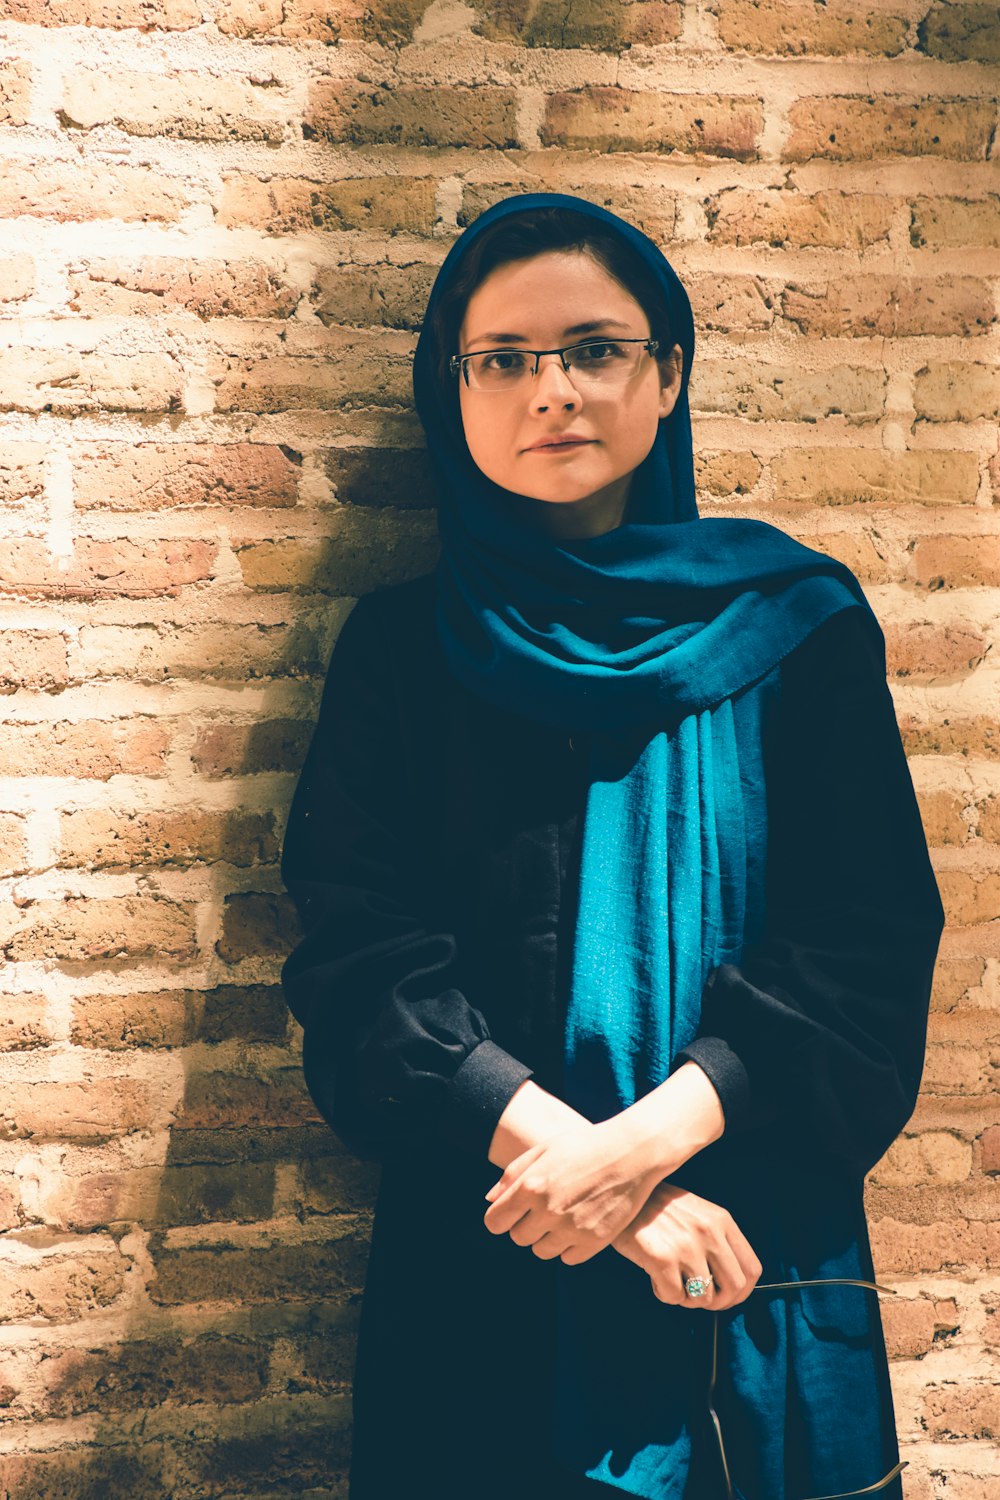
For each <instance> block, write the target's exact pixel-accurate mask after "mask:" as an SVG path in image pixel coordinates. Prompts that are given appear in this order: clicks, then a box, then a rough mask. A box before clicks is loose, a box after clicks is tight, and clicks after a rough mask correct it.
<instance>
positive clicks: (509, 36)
mask: <svg viewBox="0 0 1000 1500" xmlns="http://www.w3.org/2000/svg"><path fill="white" fill-rule="evenodd" d="M472 3H473V5H474V7H475V10H476V21H475V24H474V25H473V31H474V32H475V33H476V35H478V36H483V37H487V38H489V39H490V40H491V41H510V42H520V43H521V44H522V45H523V46H525V47H554V48H562V47H565V48H571V47H590V48H593V49H594V50H595V51H599V52H620V51H621V50H622V49H623V48H625V47H632V46H662V45H663V44H664V43H667V42H673V41H676V40H677V38H678V37H679V36H680V32H681V24H682V7H681V5H680V4H679V3H674V4H671V3H669V0H618V3H617V4H616V5H607V4H605V3H604V0H579V3H574V4H573V5H570V6H567V5H566V4H565V0H499V3H498V0H472Z"/></svg>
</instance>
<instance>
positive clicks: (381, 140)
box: [304, 78, 517, 150]
mask: <svg viewBox="0 0 1000 1500" xmlns="http://www.w3.org/2000/svg"><path fill="white" fill-rule="evenodd" d="M304 129H305V134H306V136H307V137H320V138H323V139H326V140H331V141H344V142H346V143H347V144H349V145H352V146H369V145H387V146H465V147H472V148H475V149H483V148H496V149H499V150H505V149H509V148H511V147H513V146H516V145H517V101H516V98H515V95H514V92H513V90H511V89H502V88H494V87H491V86H489V85H485V84H483V85H480V86H479V87H477V88H467V87H454V88H447V89H435V88H420V87H417V86H415V85H407V84H393V85H391V86H390V85H388V84H386V85H383V86H382V87H381V88H375V89H373V88H372V87H371V86H370V85H366V84H361V83H350V82H347V81H345V80H344V79H340V78H321V79H318V80H317V81H316V82H315V83H313V84H312V85H311V87H310V90H309V102H308V106H307V108H306V113H305V122H304Z"/></svg>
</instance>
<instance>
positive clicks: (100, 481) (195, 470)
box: [73, 442, 302, 511]
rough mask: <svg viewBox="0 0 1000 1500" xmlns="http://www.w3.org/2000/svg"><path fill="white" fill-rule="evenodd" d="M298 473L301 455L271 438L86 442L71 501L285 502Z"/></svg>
mask: <svg viewBox="0 0 1000 1500" xmlns="http://www.w3.org/2000/svg"><path fill="white" fill-rule="evenodd" d="M301 472H302V455H301V454H300V453H296V452H295V450H294V449H292V448H286V447H279V446H278V445H277V444H272V443H132V442H126V443H107V442H97V443H81V444H80V446H79V448H78V449H77V450H76V452H75V455H74V462H73V501H74V504H75V506H76V508H77V509H78V510H124V511H136V510H142V511H156V510H167V509H171V510H172V509H174V508H180V507H182V506H188V505H197V506H204V505H218V506H225V507H226V509H227V510H228V509H230V508H232V507H233V506H240V505H245V506H253V507H261V508H267V509H285V508H287V507H289V506H293V505H294V504H295V503H296V499H297V495H298V483H299V477H300V475H301Z"/></svg>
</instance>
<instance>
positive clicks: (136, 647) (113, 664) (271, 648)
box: [71, 618, 327, 683]
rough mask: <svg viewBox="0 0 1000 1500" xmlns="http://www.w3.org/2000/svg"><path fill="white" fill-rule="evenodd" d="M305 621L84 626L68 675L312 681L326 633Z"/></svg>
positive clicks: (145, 679)
mask: <svg viewBox="0 0 1000 1500" xmlns="http://www.w3.org/2000/svg"><path fill="white" fill-rule="evenodd" d="M317 624H320V625H321V624H322V622H315V621H311V620H309V619H308V618H296V619H293V620H291V621H289V622H287V623H286V622H283V621H275V622H272V623H270V624H268V623H265V622H264V621H263V620H262V621H260V622H259V623H258V624H256V625H237V624H230V625H225V624H221V623H220V624H212V625H192V626H190V627H188V628H186V629H185V628H179V629H171V628H170V627H169V626H163V627H161V628H160V629H159V630H136V628H135V626H134V625H133V626H128V625H95V626H86V627H84V629H82V630H81V631H80V633H79V635H78V637H77V646H76V650H75V651H74V653H73V657H72V664H71V670H72V673H73V676H74V677H75V678H77V679H82V680H83V681H91V680H92V679H93V678H95V677H107V676H110V675H112V674H113V675H114V676H115V677H119V678H122V677H126V678H128V679H129V680H130V681H132V682H165V681H167V680H169V679H171V678H176V679H179V680H182V681H183V680H187V681H195V682H203V681H205V680H206V679H210V678H215V679H221V680H223V681H228V682H238V683H246V682H252V681H254V680H260V679H263V678H274V677H291V678H299V677H314V676H316V675H317V674H318V673H320V672H321V671H322V669H323V666H324V659H325V657H326V654H327V646H326V632H325V630H324V631H323V634H322V635H317Z"/></svg>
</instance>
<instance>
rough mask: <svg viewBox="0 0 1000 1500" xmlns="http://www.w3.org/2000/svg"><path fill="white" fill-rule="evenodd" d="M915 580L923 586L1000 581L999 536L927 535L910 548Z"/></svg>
mask: <svg viewBox="0 0 1000 1500" xmlns="http://www.w3.org/2000/svg"><path fill="white" fill-rule="evenodd" d="M911 557H912V575H911V576H912V578H913V582H914V583H917V584H919V585H920V586H921V587H922V588H929V589H957V588H968V587H969V586H970V585H971V586H976V585H981V584H983V585H986V586H987V587H989V588H996V587H997V586H998V585H1000V536H946V535H943V534H942V535H938V536H927V537H920V538H918V540H917V541H916V542H915V543H914V545H913V549H912V552H911Z"/></svg>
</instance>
